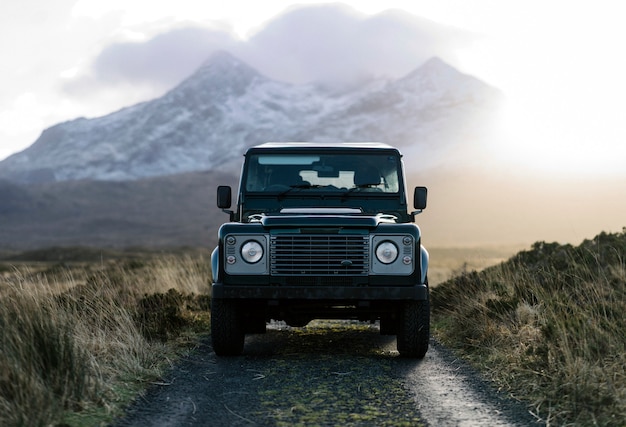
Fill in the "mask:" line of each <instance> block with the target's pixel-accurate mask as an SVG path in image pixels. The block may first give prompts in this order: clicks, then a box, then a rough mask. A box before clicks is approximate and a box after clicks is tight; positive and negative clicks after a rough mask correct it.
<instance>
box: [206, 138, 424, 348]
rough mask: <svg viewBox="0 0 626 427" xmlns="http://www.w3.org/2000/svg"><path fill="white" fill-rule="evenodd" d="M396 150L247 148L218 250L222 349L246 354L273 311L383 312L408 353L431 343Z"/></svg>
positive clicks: (418, 204)
mask: <svg viewBox="0 0 626 427" xmlns="http://www.w3.org/2000/svg"><path fill="white" fill-rule="evenodd" d="M401 158H402V155H401V154H400V152H399V151H398V150H397V149H395V148H393V147H391V146H389V145H385V144H379V143H336V144H324V143H266V144H262V145H259V146H256V147H252V148H250V149H249V150H248V151H247V152H246V154H245V161H244V165H243V169H242V174H241V181H240V185H239V190H238V193H237V206H236V208H235V209H234V210H231V199H232V190H231V188H230V187H227V186H219V187H218V188H217V206H218V207H219V208H221V209H222V210H223V211H224V212H225V213H227V214H229V216H230V222H228V223H226V224H223V225H222V226H221V227H220V229H219V233H218V235H219V245H218V247H217V248H216V249H215V250H214V251H213V253H212V255H211V265H212V271H213V285H212V299H211V334H212V342H213V349H214V351H215V353H216V354H217V355H218V356H231V355H238V354H241V352H242V351H243V347H244V339H245V335H246V334H254V333H264V332H265V328H266V323H267V322H268V321H270V320H272V319H273V320H282V321H285V322H286V323H287V324H288V325H290V326H294V327H302V326H305V325H307V323H309V322H310V321H311V320H313V319H355V320H359V321H369V322H375V321H377V320H379V321H380V332H381V334H384V335H397V348H398V351H399V353H400V354H401V355H402V356H407V357H417V358H422V357H424V355H425V354H426V351H427V350H428V340H429V333H430V332H429V331H430V307H429V290H428V279H427V269H428V252H427V251H426V249H424V247H423V246H422V245H421V233H420V229H419V228H418V226H417V225H415V224H414V222H415V215H416V214H418V213H420V212H421V211H422V210H423V209H424V208H425V207H426V188H425V187H416V188H415V190H414V197H413V203H414V208H415V209H416V210H415V211H413V212H411V213H408V212H407V204H408V202H407V200H408V198H407V194H406V189H405V184H406V183H405V177H404V173H403V162H402V159H401Z"/></svg>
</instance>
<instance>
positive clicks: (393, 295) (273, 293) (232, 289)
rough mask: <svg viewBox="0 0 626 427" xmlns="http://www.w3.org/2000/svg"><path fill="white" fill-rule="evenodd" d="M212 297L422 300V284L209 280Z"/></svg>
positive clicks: (425, 291) (425, 296) (424, 295)
mask: <svg viewBox="0 0 626 427" xmlns="http://www.w3.org/2000/svg"><path fill="white" fill-rule="evenodd" d="M212 298H216V299H255V300H270V299H271V300H281V299H298V300H303V299H304V300H306V299H310V300H337V301H358V300H367V301H400V300H414V301H424V300H427V299H428V287H427V286H426V285H425V284H418V285H412V286H273V285H263V286H258V285H256V286H251V285H224V284H223V283H213V286H212Z"/></svg>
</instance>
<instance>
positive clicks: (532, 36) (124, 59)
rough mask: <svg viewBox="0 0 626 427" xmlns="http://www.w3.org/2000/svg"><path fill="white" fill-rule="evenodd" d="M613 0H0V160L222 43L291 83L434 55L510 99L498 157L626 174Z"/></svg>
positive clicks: (381, 69) (384, 68) (353, 76)
mask: <svg viewBox="0 0 626 427" xmlns="http://www.w3.org/2000/svg"><path fill="white" fill-rule="evenodd" d="M222 3H224V4H222ZM308 3H310V5H307V4H308ZM620 3H621V2H617V1H611V0H599V1H593V2H591V1H581V0H570V1H561V0H552V1H538V0H526V1H523V2H522V1H516V2H513V1H501V0H427V1H424V0H408V1H394V0H386V1H384V2H381V1H356V0H355V1H345V2H343V3H324V2H319V1H316V2H308V1H299V2H298V5H297V6H295V5H294V4H292V2H290V1H279V0H266V1H263V2H256V1H239V0H230V1H228V2H215V1H198V0H177V1H175V2H172V1H169V0H150V1H147V0H107V1H102V0H54V1H50V0H20V1H17V0H7V1H2V2H1V3H0V52H2V56H1V57H0V58H1V59H0V61H2V62H1V65H2V66H1V67H0V159H2V158H5V157H6V156H8V155H10V154H12V153H14V152H17V151H20V150H23V149H24V148H26V147H28V146H29V145H31V144H32V143H33V142H34V141H35V140H36V139H37V137H38V136H39V134H40V133H41V132H42V130H43V129H45V128H46V127H49V126H51V125H53V124H56V123H59V122H61V121H65V120H69V119H72V118H76V117H79V116H85V117H95V116H100V115H104V114H107V113H110V112H113V111H115V110H117V109H119V108H121V107H124V106H127V105H131V104H134V103H136V102H139V101H143V100H147V99H152V98H154V97H157V96H160V95H162V94H163V93H164V92H165V91H167V90H168V89H170V88H172V87H173V86H174V85H175V84H177V83H178V82H180V81H181V80H182V79H184V78H185V77H186V76H188V75H189V74H190V73H191V72H192V71H193V70H194V69H195V68H196V67H197V66H199V65H200V64H201V63H202V62H203V61H204V60H206V59H207V58H208V57H209V56H210V54H211V53H212V52H213V51H215V50H217V49H226V50H229V51H231V52H232V53H234V54H235V55H237V56H239V57H240V58H241V59H243V60H245V61H247V62H248V63H250V65H252V66H253V67H255V68H257V69H258V70H259V71H261V72H262V73H264V74H266V75H267V76H269V77H271V78H275V79H279V80H284V81H290V82H294V83H302V82H307V81H312V80H324V81H327V82H343V83H345V82H354V81H359V80H360V79H363V78H369V77H380V76H386V77H400V76H402V75H404V74H407V73H408V72H410V71H412V70H413V69H414V68H416V67H417V66H419V65H420V64H421V63H423V62H424V61H425V60H426V59H428V58H429V57H431V56H434V55H437V56H440V57H441V58H442V59H444V60H445V61H447V62H449V63H450V64H452V65H453V66H455V67H457V68H459V69H460V70H461V71H464V72H467V73H470V74H473V75H475V76H477V77H479V78H481V79H482V80H484V81H486V82H487V83H490V84H492V85H494V86H497V87H499V88H500V89H502V90H503V91H504V92H505V94H506V96H507V98H508V99H509V104H508V105H509V107H508V109H507V111H506V113H505V114H504V115H503V121H502V125H503V127H504V128H506V129H507V131H508V133H509V135H511V136H512V138H511V139H509V140H507V141H506V143H503V144H501V145H500V146H498V147H494V156H496V157H500V158H501V159H502V160H503V161H504V160H506V161H511V162H514V163H518V164H522V165H524V166H527V167H531V168H534V169H550V170H555V171H558V172H576V173H582V174H586V173H589V174H606V173H618V172H623V171H624V170H626V167H625V166H624V164H626V107H625V105H624V101H625V100H626V82H625V77H624V76H626V56H625V55H624V54H623V50H624V48H623V46H622V44H623V42H624V41H625V40H626V26H624V25H623V23H622V22H621V21H622V20H623V16H624V14H623V13H622V9H626V8H625V7H623V6H622V5H621V4H620ZM389 9H394V10H389ZM388 142H391V143H393V142H392V141H388Z"/></svg>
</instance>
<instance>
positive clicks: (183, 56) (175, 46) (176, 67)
mask: <svg viewBox="0 0 626 427" xmlns="http://www.w3.org/2000/svg"><path fill="white" fill-rule="evenodd" d="M234 43H235V41H234V39H233V38H232V37H231V35H230V34H228V33H225V32H221V31H215V30H209V29H204V28H181V29H176V30H172V31H170V32H168V33H165V34H160V35H158V36H156V37H154V38H153V39H151V40H149V41H147V42H144V43H117V44H113V45H111V46H108V47H107V48H105V49H104V50H103V51H102V53H100V55H99V56H98V58H97V59H96V61H95V63H94V65H93V69H94V74H95V76H96V78H98V79H101V80H103V81H105V82H110V83H115V82H120V81H128V82H145V81H150V82H153V83H155V84H157V85H172V84H175V83H178V82H179V81H180V80H182V79H184V78H185V77H187V76H188V75H189V74H191V73H192V72H193V71H195V69H196V68H197V67H198V66H200V64H201V63H202V62H203V61H204V60H206V58H207V55H208V54H210V52H212V51H214V50H216V49H226V50H228V49H229V48H232V46H233V44H234Z"/></svg>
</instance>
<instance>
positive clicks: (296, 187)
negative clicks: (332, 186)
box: [278, 184, 322, 200]
mask: <svg viewBox="0 0 626 427" xmlns="http://www.w3.org/2000/svg"><path fill="white" fill-rule="evenodd" d="M320 187H322V186H321V185H318V184H313V185H311V184H294V185H290V186H289V188H288V189H286V190H284V191H282V192H280V193H278V200H282V199H284V198H285V196H286V195H287V194H288V193H291V192H292V191H293V190H303V189H309V188H320Z"/></svg>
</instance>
